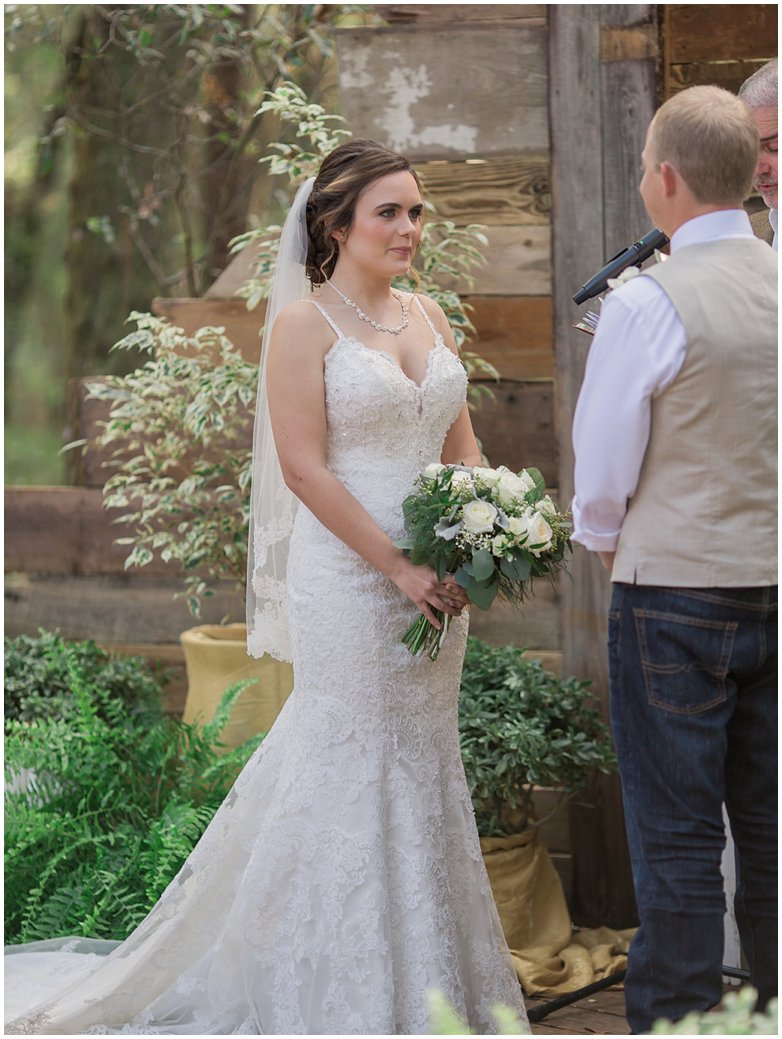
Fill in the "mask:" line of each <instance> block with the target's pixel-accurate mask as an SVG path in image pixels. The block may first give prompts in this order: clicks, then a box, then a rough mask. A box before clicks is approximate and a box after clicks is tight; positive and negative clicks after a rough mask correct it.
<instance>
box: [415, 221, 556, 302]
mask: <svg viewBox="0 0 782 1039" xmlns="http://www.w3.org/2000/svg"><path fill="white" fill-rule="evenodd" d="M484 234H485V235H486V237H487V239H488V241H489V244H488V246H487V247H486V248H485V249H484V256H485V257H486V263H485V265H484V266H481V267H476V268H475V269H474V270H473V272H472V280H470V279H467V278H450V279H449V278H443V279H442V281H441V284H442V287H443V288H449V289H453V290H455V291H456V292H458V293H459V294H460V295H464V296H466V295H480V296H547V295H548V294H549V293H550V291H551V228H550V227H548V226H545V227H538V226H520V227H516V226H504V225H500V226H495V227H487V228H486V230H485V231H484ZM436 235H437V232H435V236H436Z"/></svg>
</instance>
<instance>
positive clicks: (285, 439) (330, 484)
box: [266, 303, 465, 628]
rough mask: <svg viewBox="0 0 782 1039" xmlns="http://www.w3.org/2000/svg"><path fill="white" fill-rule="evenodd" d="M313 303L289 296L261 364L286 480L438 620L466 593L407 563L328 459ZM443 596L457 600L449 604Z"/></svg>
mask: <svg viewBox="0 0 782 1039" xmlns="http://www.w3.org/2000/svg"><path fill="white" fill-rule="evenodd" d="M331 338H333V337H331V336H330V335H329V333H328V331H327V330H325V332H324V326H323V323H322V321H321V320H320V319H319V317H318V315H317V311H315V308H314V307H312V306H311V305H310V304H307V303H295V304H293V305H292V306H290V307H287V308H286V309H285V310H283V311H282V312H281V313H280V315H279V317H278V318H277V320H276V322H275V324H274V329H273V330H272V335H271V337H270V341H269V360H268V366H267V371H266V381H267V392H268V395H269V414H270V418H271V423H272V430H273V433H274V442H275V445H276V448H277V454H278V457H279V459H280V467H281V469H282V474H283V477H284V478H285V482H286V484H287V485H288V487H289V488H290V489H291V491H292V492H293V493H294V494H295V495H296V497H297V498H298V499H299V500H300V501H301V502H303V503H304V505H306V507H307V508H308V509H309V510H310V512H312V513H313V514H314V515H315V516H316V517H317V518H318V519H319V520H320V522H321V523H322V524H323V525H324V526H325V527H328V529H329V530H330V531H331V532H332V533H333V534H335V535H336V536H337V537H338V538H339V539H340V540H341V541H343V542H344V543H345V544H346V545H348V546H349V547H350V548H352V549H353V550H354V551H355V552H357V553H358V554H359V555H360V556H362V557H363V558H364V559H365V560H366V561H367V562H368V563H370V564H371V565H372V566H374V567H376V568H377V569H378V570H380V572H381V573H383V574H385V575H386V577H388V578H390V580H392V581H393V582H394V584H395V585H396V586H397V587H398V588H399V589H400V591H402V592H403V593H404V594H405V595H406V596H407V597H408V598H409V599H410V600H411V601H412V602H414V603H415V605H416V606H417V607H418V608H419V610H420V611H421V612H422V613H423V614H424V616H425V617H427V619H428V620H430V621H431V622H432V623H433V624H434V625H435V626H436V627H438V628H439V627H440V624H439V622H438V621H437V618H436V617H435V616H434V614H433V613H432V608H433V607H434V608H436V609H438V610H440V611H441V612H444V613H450V614H452V615H454V616H456V615H458V614H459V613H460V611H461V606H462V605H463V604H464V601H465V599H464V595H463V593H462V591H461V589H459V588H458V586H456V585H455V584H454V583H453V582H450V581H447V580H446V581H445V582H441V581H438V580H437V575H436V574H435V572H434V571H433V570H431V569H430V568H429V567H425V566H413V564H412V563H411V562H410V560H409V559H408V558H407V557H406V556H405V555H404V553H403V552H402V551H401V550H400V549H398V548H396V547H395V546H394V543H393V542H392V540H391V538H390V537H389V536H388V535H387V534H386V533H385V531H383V530H382V529H381V528H380V527H379V526H378V525H377V523H376V522H375V521H374V519H372V517H371V516H370V515H369V513H368V512H367V511H366V509H365V508H364V507H363V505H361V504H360V502H358V501H357V500H356V498H354V497H353V495H352V494H351V493H350V491H348V489H347V488H346V487H345V485H344V484H343V483H342V481H341V480H339V479H338V478H337V477H336V476H335V475H334V473H332V472H331V471H330V470H329V468H328V467H327V465H326V460H327V429H326V399H325V386H324V378H323V364H324V357H325V355H326V353H327V352H328V349H329V345H330V339H331ZM448 600H453V601H454V602H456V603H458V605H457V606H455V607H451V606H450V605H449V602H448Z"/></svg>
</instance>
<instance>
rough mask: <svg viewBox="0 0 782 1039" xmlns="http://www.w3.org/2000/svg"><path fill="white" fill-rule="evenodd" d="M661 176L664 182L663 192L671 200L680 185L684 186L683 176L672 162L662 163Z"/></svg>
mask: <svg viewBox="0 0 782 1039" xmlns="http://www.w3.org/2000/svg"><path fill="white" fill-rule="evenodd" d="M660 176H661V177H662V182H663V191H664V192H665V197H666V198H670V197H671V195H673V194H675V192H676V189H677V187H678V186H679V184H683V183H684V181H683V180H682V175H681V174H680V173H679V171H678V170H677V169H676V167H675V166H673V165H672V164H671V163H670V162H661V163H660Z"/></svg>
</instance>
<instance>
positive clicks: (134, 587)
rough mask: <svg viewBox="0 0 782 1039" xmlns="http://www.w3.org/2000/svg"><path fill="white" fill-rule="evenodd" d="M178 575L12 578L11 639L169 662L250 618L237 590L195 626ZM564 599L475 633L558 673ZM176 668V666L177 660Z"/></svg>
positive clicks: (491, 618) (535, 600)
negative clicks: (195, 631)
mask: <svg viewBox="0 0 782 1039" xmlns="http://www.w3.org/2000/svg"><path fill="white" fill-rule="evenodd" d="M182 587H183V586H182V581H181V578H180V577H179V576H177V575H171V576H169V577H166V576H163V575H157V576H152V575H148V574H145V573H144V571H143V570H133V571H127V572H125V573H116V574H102V575H96V574H89V575H85V574H36V573H21V572H18V571H17V572H13V573H8V574H6V580H5V633H6V635H34V634H35V633H36V632H37V631H38V629H39V628H46V629H48V630H55V629H56V630H59V631H60V632H61V634H62V635H63V637H64V638H69V639H87V638H91V639H94V640H95V641H96V642H98V643H99V644H100V645H104V646H107V647H111V648H112V649H113V650H116V651H119V649H120V648H122V647H128V648H129V651H131V652H132V651H133V650H132V648H131V647H136V648H138V647H139V646H142V647H143V653H144V655H145V656H149V657H152V656H155V655H157V653H158V651H159V652H160V653H162V654H163V655H164V656H163V659H167V656H166V654H168V653H169V649H168V647H170V646H171V644H173V643H176V642H177V641H178V639H179V635H180V633H181V632H182V631H184V630H185V629H187V628H190V627H192V626H193V625H194V624H197V623H204V624H217V623H220V621H222V620H223V619H224V618H226V617H229V618H230V619H231V620H234V621H241V620H243V618H244V595H243V594H242V593H241V592H240V591H237V590H235V589H234V588H233V587H232V586H230V584H227V585H226V586H225V587H220V588H219V589H218V591H217V594H216V595H215V597H214V598H212V599H206V600H204V606H203V611H202V617H201V618H200V619H199V620H195V619H194V618H193V617H192V615H191V614H190V613H189V611H188V609H187V606H186V604H185V601H184V599H181V598H180V599H175V598H174V596H175V595H176V594H177V593H178V592H181V591H182ZM559 627H560V621H559V596H558V592H557V591H556V590H555V589H552V588H551V587H550V585H548V584H547V583H541V584H540V585H539V587H538V590H537V591H536V593H535V595H534V596H533V597H532V598H531V599H530V600H529V601H528V602H527V603H525V604H524V608H523V609H522V610H517V609H515V608H514V607H510V606H507V605H505V604H501V603H495V604H494V606H492V608H491V610H488V611H483V610H473V611H472V615H471V621H470V630H471V632H472V633H473V634H474V635H475V636H476V637H477V638H481V639H484V640H485V641H487V642H490V643H491V644H494V645H517V646H519V647H520V648H523V647H529V649H530V656H537V657H540V658H541V660H542V661H543V663H544V666H546V667H548V668H549V669H551V670H554V669H555V668H557V667H561V660H560V657H559V656H558V655H557V653H556V649H557V647H558V637H559ZM171 663H172V664H175V663H176V661H175V660H172V661H171Z"/></svg>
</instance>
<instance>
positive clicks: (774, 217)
mask: <svg viewBox="0 0 782 1039" xmlns="http://www.w3.org/2000/svg"><path fill="white" fill-rule="evenodd" d="M768 222H769V223H770V224H771V226H772V228H773V229H774V240H773V241H772V243H771V248H772V249H773V250H774V252H775V253H778V252H779V237H778V236H779V210H778V209H769V211H768Z"/></svg>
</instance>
